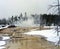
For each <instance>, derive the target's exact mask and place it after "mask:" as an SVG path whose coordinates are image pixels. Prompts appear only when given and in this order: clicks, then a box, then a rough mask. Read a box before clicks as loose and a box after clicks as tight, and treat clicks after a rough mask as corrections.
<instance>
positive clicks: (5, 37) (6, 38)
mask: <svg viewBox="0 0 60 49" xmlns="http://www.w3.org/2000/svg"><path fill="white" fill-rule="evenodd" d="M2 38H3V39H2V40H9V39H10V37H8V36H3V37H2Z"/></svg>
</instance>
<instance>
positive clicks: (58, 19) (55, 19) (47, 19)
mask: <svg viewBox="0 0 60 49" xmlns="http://www.w3.org/2000/svg"><path fill="white" fill-rule="evenodd" d="M40 18H41V21H42V24H45V25H46V26H51V25H52V24H53V25H54V26H55V25H60V15H53V14H43V15H41V17H40Z"/></svg>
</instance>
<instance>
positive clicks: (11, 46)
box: [0, 27, 60, 49]
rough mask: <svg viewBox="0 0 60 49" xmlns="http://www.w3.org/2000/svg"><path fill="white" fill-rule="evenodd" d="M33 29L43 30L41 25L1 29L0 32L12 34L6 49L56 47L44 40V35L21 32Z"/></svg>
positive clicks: (54, 48)
mask: <svg viewBox="0 0 60 49" xmlns="http://www.w3.org/2000/svg"><path fill="white" fill-rule="evenodd" d="M34 29H37V30H40V29H41V30H42V29H43V30H45V28H43V27H41V28H39V27H27V28H20V27H16V28H7V29H4V30H1V31H0V34H9V35H11V36H12V39H11V41H10V42H9V43H8V44H7V45H6V49H58V48H57V47H56V46H55V45H54V44H53V43H51V42H48V41H46V40H45V38H44V37H43V38H42V37H41V36H40V37H37V36H28V35H23V34H21V33H24V32H28V31H30V30H34ZM16 37H19V38H16ZM59 49H60V47H59Z"/></svg>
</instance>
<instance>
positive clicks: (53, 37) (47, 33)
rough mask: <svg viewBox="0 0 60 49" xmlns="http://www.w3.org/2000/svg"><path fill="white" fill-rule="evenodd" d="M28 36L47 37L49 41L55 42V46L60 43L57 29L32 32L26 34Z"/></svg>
mask: <svg viewBox="0 0 60 49" xmlns="http://www.w3.org/2000/svg"><path fill="white" fill-rule="evenodd" d="M24 34H27V35H37V36H43V37H46V38H47V39H46V40H48V41H51V42H54V43H55V44H57V42H58V41H59V36H60V33H59V36H57V32H56V30H55V29H50V30H41V31H30V32H27V33H24Z"/></svg>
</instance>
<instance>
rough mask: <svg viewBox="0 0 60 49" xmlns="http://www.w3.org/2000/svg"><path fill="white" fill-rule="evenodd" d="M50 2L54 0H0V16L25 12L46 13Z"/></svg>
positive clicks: (5, 16) (6, 16)
mask: <svg viewBox="0 0 60 49" xmlns="http://www.w3.org/2000/svg"><path fill="white" fill-rule="evenodd" d="M52 2H54V0H0V18H8V17H11V16H12V15H13V16H15V15H20V13H23V14H24V13H25V12H27V14H28V15H29V14H35V13H36V14H43V13H47V9H48V7H49V5H50V4H51V3H52Z"/></svg>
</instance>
